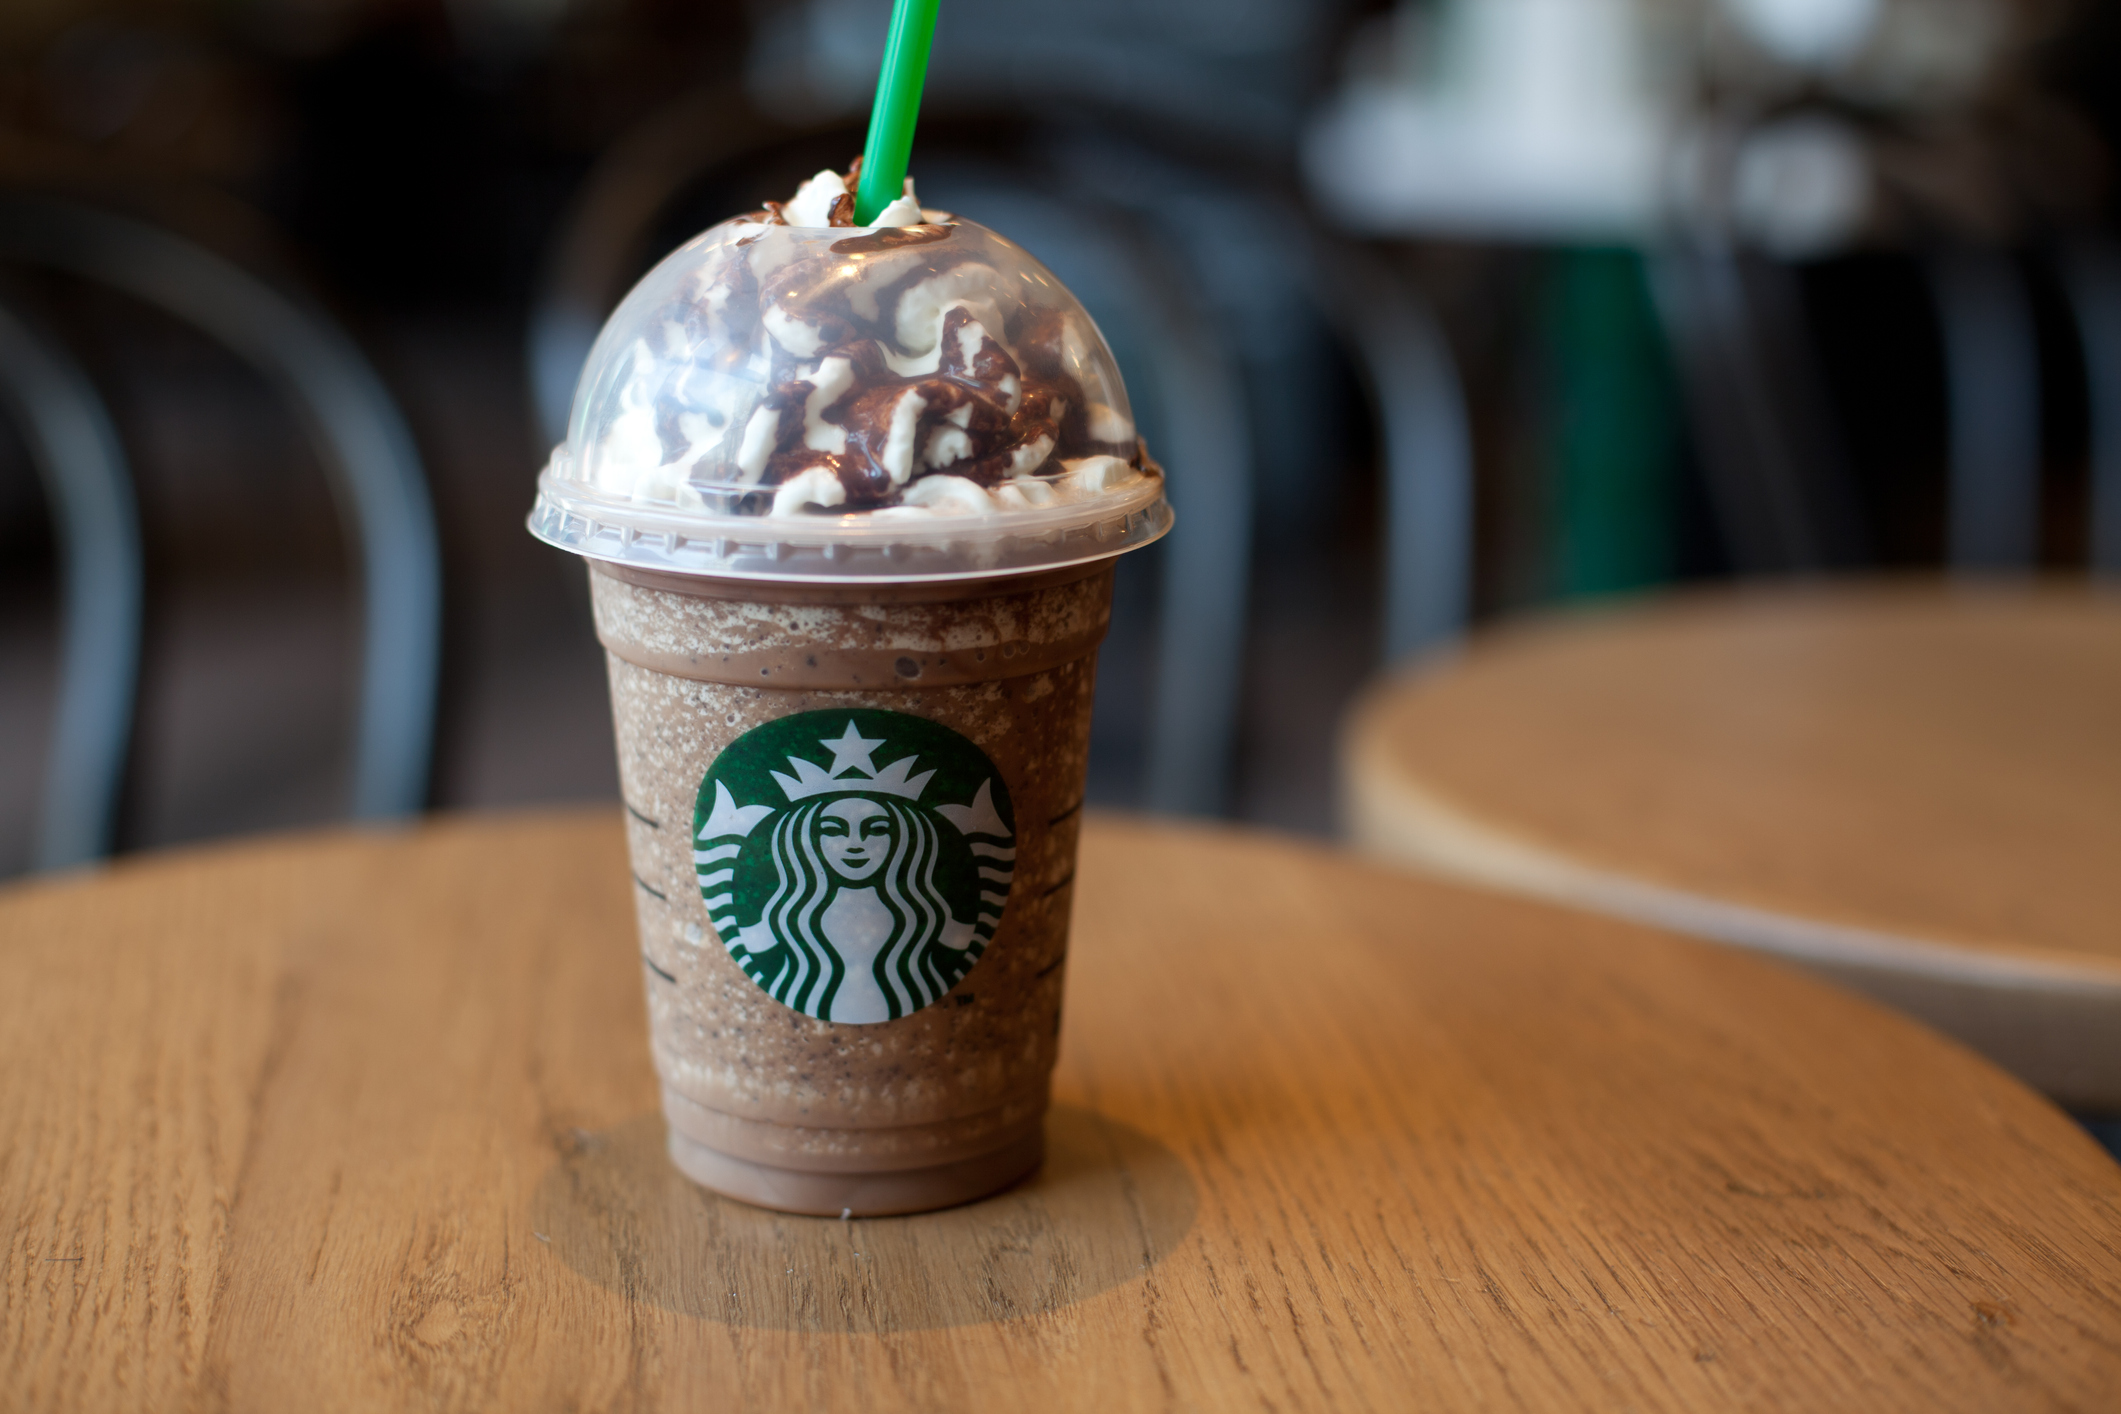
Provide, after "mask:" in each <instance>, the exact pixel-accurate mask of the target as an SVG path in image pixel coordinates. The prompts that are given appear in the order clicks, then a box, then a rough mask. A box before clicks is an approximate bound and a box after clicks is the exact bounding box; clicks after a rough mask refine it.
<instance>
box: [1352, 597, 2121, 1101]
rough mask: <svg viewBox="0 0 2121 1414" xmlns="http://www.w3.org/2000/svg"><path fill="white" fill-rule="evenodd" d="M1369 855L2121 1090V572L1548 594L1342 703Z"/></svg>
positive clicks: (2070, 1090)
mask: <svg viewBox="0 0 2121 1414" xmlns="http://www.w3.org/2000/svg"><path fill="white" fill-rule="evenodd" d="M1343 784H1344V799H1345V801H1346V803H1347V806H1348V811H1349V822H1350V830H1351V834H1352V835H1353V837H1354V838H1355V840H1356V841H1357V842H1358V843H1359V844H1361V845H1362V846H1363V847H1365V848H1366V849H1368V850H1370V851H1372V852H1375V853H1379V854H1383V855H1388V856H1392V857H1397V858H1402V859H1408V860H1412V861H1415V862H1419V863H1424V864H1428V865H1431V866H1434V867H1437V868H1440V869H1442V870H1443V871H1445V872H1447V873H1451V874H1456V875H1459V876H1461V877H1466V878H1476V879H1480V880H1481V881H1482V882H1487V883H1497V884H1502V885H1504V886H1506V887H1512V888H1517V889H1520V890H1522V891H1525V892H1532V893H1535V894H1541V895H1544V896H1546V897H1550V898H1553V899H1556V900H1561V901H1566V902H1570V903H1576V904H1581V905H1586V906H1589V907H1592V908H1598V909H1601V910H1603V911H1606V912H1610V913H1615V914H1618V915H1621V916H1627V917H1634V918H1638V919H1642V920H1647V921H1651V922H1655V923H1658V924H1660V925H1662V926H1666V927H1671V928H1675V929H1679V930H1682V931H1689V932H1693V933H1696V934H1697V935H1700V936H1704V937H1710V938H1715V939H1718V940H1721V941H1726V942H1734V943H1740V944H1745V945H1749V946H1756V947H1762V948H1766V949H1768V950H1770V951H1775V952H1780V953H1784V954H1786V955H1789V956H1793V957H1797V958H1799V959H1801V960H1804V961H1806V962H1808V963H1812V964H1815V965H1817V966H1818V967H1819V968H1820V969H1821V970H1823V971H1825V972H1827V973H1828V974H1829V975H1832V976H1834V977H1836V978H1837V979H1838V980H1844V981H1848V982H1852V983H1854V984H1855V985H1857V986H1859V987H1861V988H1863V989H1864V990H1866V991H1868V992H1870V993H1871V994H1872V995H1874V996H1877V997H1879V998H1881V999H1883V1000H1887V1001H1890V1002H1892V1003H1894V1004H1896V1005H1900V1006H1903V1007H1905V1008H1907V1009H1909V1010H1911V1011H1913V1012H1914V1013H1915V1014H1917V1015H1920V1016H1922V1017H1924V1018H1925V1019H1926V1020H1929V1021H1931V1022H1932V1023H1933V1024H1936V1025H1939V1026H1941V1027H1944V1028H1945V1029H1947V1030H1950V1031H1952V1032H1953V1033H1954V1034H1957V1035H1959V1036H1961V1037H1962V1038H1964V1039H1966V1040H1968V1041H1969V1042H1970V1043H1972V1044H1975V1045H1976V1046H1978V1047H1980V1048H1981V1049H1983V1050H1985V1051H1987V1052H1988V1053H1989V1054H1990V1055H1992V1056H1994V1057H1995V1058H1997V1059H1998V1060H2000V1061H2002V1062H2003V1063H2005V1064H2006V1065H2009V1066H2010V1067H2011V1068H2012V1069H2014V1070H2016V1071H2018V1073H2019V1074H2021V1075H2023V1076H2025V1077H2026V1078H2028V1079H2030V1080H2032V1081H2034V1082H2035V1083H2037V1084H2040V1085H2042V1086H2043V1087H2044V1088H2047V1089H2048V1090H2049V1091H2050V1092H2051V1093H2055V1094H2057V1095H2060V1096H2063V1097H2065V1098H2067V1099H2069V1100H2071V1101H2073V1102H2075V1103H2078V1104H2082V1105H2087V1106H2091V1107H2094V1108H2115V1109H2121V595H2115V594H2112V593H2101V592H2098V591H2095V590H2091V589H2087V588H2085V587H2082V586H2076V587H2064V586H2059V585H2045V586H2042V585H2022V586H2017V587H2009V586H1998V585H1990V586H1976V587H1965V586H1961V587H1956V588H1954V587H1945V586H1939V585H1936V584H1934V583H1918V582H1909V583H1873V584H1856V585H1831V586H1812V587H1799V588H1754V589H1746V590H1741V591H1731V592H1710V593H1700V594H1690V595H1683V596H1676V597H1671V598H1666V599H1660V600H1651V601H1640V602H1636V603H1631V604H1623V605H1620V606H1617V607H1606V608H1597V609H1592V610H1587V611H1582V612H1577V613H1571V614H1563V615H1552V616H1548V617H1545V618H1542V619H1538V620H1534V621H1529V622H1526V623H1524V624H1521V625H1519V626H1515V627H1510V628H1506V629H1504V630H1503V631H1501V632H1499V633H1496V634H1494V635H1491V636H1490V637H1488V638H1486V639H1484V640H1482V641H1479V642H1477V643H1476V644H1475V645H1474V646H1473V648H1472V649H1471V650H1470V651H1469V652H1467V653H1466V654H1464V655H1463V656H1462V657H1460V658H1459V659H1457V660H1455V661H1452V662H1449V663H1445V664H1442V665H1440V666H1437V667H1434V668H1431V669H1429V670H1426V671H1420V672H1416V673H1414V674H1412V675H1410V676H1404V677H1400V678H1398V679H1394V680H1390V681H1388V682H1386V683H1385V684H1383V685H1381V686H1380V687H1379V688H1377V689H1376V690H1374V691H1373V692H1372V693H1371V694H1370V695H1369V696H1368V697H1367V698H1366V700H1365V701H1364V702H1363V703H1362V704H1360V705H1359V707H1358V709H1357V711H1356V712H1355V713H1354V714H1353V716H1352V717H1351V719H1350V726H1349V730H1348V733H1347V736H1346V738H1345V741H1344V749H1343Z"/></svg>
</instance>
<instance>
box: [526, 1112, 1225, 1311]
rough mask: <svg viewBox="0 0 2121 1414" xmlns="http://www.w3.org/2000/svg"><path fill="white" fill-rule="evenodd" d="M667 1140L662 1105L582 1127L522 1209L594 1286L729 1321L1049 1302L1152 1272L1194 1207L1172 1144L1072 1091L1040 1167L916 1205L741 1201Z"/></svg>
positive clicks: (1021, 1307) (1050, 1307) (1055, 1306)
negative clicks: (710, 1186)
mask: <svg viewBox="0 0 2121 1414" xmlns="http://www.w3.org/2000/svg"><path fill="white" fill-rule="evenodd" d="M663 1143H664V1128H663V1117H662V1116H661V1115H660V1114H647V1115H641V1116H639V1117H638V1118H635V1119H631V1120H628V1121H626V1122H625V1123H624V1124H621V1125H618V1126H617V1127H615V1128H612V1129H609V1130H605V1131H603V1132H602V1133H600V1134H593V1135H588V1136H585V1137H584V1139H583V1141H582V1143H581V1144H580V1146H579V1147H577V1148H576V1149H575V1150H574V1151H573V1152H571V1153H569V1154H567V1155H566V1156H564V1157H563V1158H562V1159H561V1160H560V1161H559V1162H558V1163H557V1164H555V1165H553V1167H552V1169H551V1170H550V1171H549V1172H548V1173H547V1174H546V1175H545V1177H544V1179H543V1180H542V1181H541V1182H540V1183H539V1185H538V1190H537V1194H536V1196H535V1198H534V1199H533V1200H532V1205H531V1226H532V1228H533V1229H534V1230H535V1232H536V1234H537V1235H538V1236H539V1237H540V1238H541V1239H543V1240H544V1241H545V1243H546V1244H547V1245H548V1246H549V1247H550V1250H551V1251H552V1253H553V1255H554V1256H556V1257H558V1258H559V1259H560V1260H561V1261H562V1262H564V1263H565V1264H566V1265H567V1266H569V1267H571V1268H572V1269H573V1270H574V1271H575V1272H576V1273H578V1274H579V1275H581V1276H583V1277H585V1278H587V1279H588V1280H589V1281H591V1282H594V1283H595V1284H597V1285H598V1286H601V1287H604V1288H605V1289H606V1290H609V1291H612V1292H614V1293H616V1294H618V1295H620V1296H623V1297H625V1298H627V1299H628V1300H632V1301H642V1302H647V1303H649V1304H651V1305H654V1306H660V1307H662V1308H663V1309H665V1310H667V1311H673V1312H676V1313H678V1314H680V1315H686V1316H694V1317H698V1318H699V1319H702V1320H708V1321H716V1322H720V1323H722V1324H725V1325H732V1326H752V1327H762V1328H768V1329H778V1330H797V1331H814V1332H870V1333H880V1334H881V1333H889V1332H892V1331H906V1330H933V1329H937V1328H939V1327H946V1326H965V1325H980V1324H985V1323H987V1322H990V1321H1003V1320H1010V1319H1012V1318H1015V1317H1020V1316H1031V1315H1039V1314H1043V1313H1045V1312H1050V1311H1057V1310H1059V1309H1061V1308H1062V1307H1065V1306H1070V1305H1073V1304H1074V1303H1076V1302H1078V1301H1082V1300H1084V1299H1086V1298H1088V1297H1091V1296H1095V1295H1097V1294H1098V1293H1100V1292H1103V1291H1107V1290H1110V1289H1111V1288H1113V1287H1115V1286H1118V1285H1120V1284H1121V1283H1123V1282H1126V1281H1130V1280H1132V1279H1133V1278H1135V1277H1139V1276H1143V1275H1144V1274H1146V1273H1147V1272H1148V1271H1149V1270H1150V1269H1151V1268H1153V1267H1154V1266H1155V1265H1156V1264H1157V1263H1158V1262H1160V1261H1162V1260H1163V1259H1164V1258H1165V1257H1166V1256H1168V1255H1169V1254H1170V1253H1171V1252H1172V1251H1173V1250H1175V1249H1176V1248H1177V1246H1178V1244H1179V1243H1180V1242H1181V1241H1183V1240H1184V1239H1185V1236H1186V1234H1187V1232H1188V1231H1190V1230H1191V1228H1192V1226H1193V1219H1194V1216H1195V1214H1196V1212H1197V1211H1198V1209H1199V1196H1198V1193H1197V1191H1196V1190H1195V1188H1194V1184H1193V1179H1192V1176H1191V1175H1190V1174H1189V1173H1187V1171H1186V1166H1185V1164H1184V1163H1183V1162H1182V1161H1181V1160H1180V1159H1179V1157H1178V1156H1177V1155H1176V1154H1174V1153H1172V1152H1171V1151H1170V1150H1169V1149H1167V1148H1165V1147H1164V1146H1163V1145H1162V1144H1159V1143H1158V1142H1157V1141H1156V1140H1154V1139H1152V1138H1150V1137H1149V1136H1148V1135H1146V1134H1143V1133H1142V1132H1141V1131H1140V1130H1137V1129H1134V1128H1132V1127H1131V1126H1128V1125H1125V1124H1121V1123H1119V1122H1117V1121H1115V1120H1110V1119H1107V1118H1105V1117H1104V1116H1102V1115H1100V1114H1098V1113H1096V1112H1095V1111H1093V1110H1087V1109H1083V1108H1081V1107H1078V1106H1074V1105H1056V1106H1054V1107H1053V1110H1052V1112H1051V1113H1050V1114H1049V1115H1048V1116H1047V1119H1046V1162H1045V1165H1044V1166H1043V1167H1042V1168H1041V1169H1040V1170H1039V1171H1038V1172H1037V1173H1036V1174H1034V1175H1032V1176H1031V1177H1030V1178H1028V1179H1026V1180H1024V1181H1023V1182H1022V1183H1019V1184H1017V1185H1016V1186H1015V1187H1013V1188H1010V1189H1008V1190H1006V1191H1005V1192H1002V1193H999V1194H996V1195H995V1196H994V1197H992V1198H987V1199H984V1200H982V1201H980V1202H977V1203H970V1204H967V1205H965V1206H964V1207H961V1208H952V1209H948V1210H946V1211H944V1212H940V1213H922V1214H917V1215H915V1216H912V1217H901V1218H859V1219H855V1220H853V1221H849V1222H842V1221H839V1220H837V1219H833V1218H805V1217H795V1216H791V1215H789V1214H786V1213H772V1212H767V1211H765V1210H764V1209H761V1208H753V1207H749V1206H747V1205H745V1204H742V1203H737V1202H733V1201H731V1200H729V1199H726V1198H719V1197H716V1196H715V1195H714V1194H712V1193H708V1192H707V1191H705V1190H704V1189H701V1188H699V1187H696V1186H695V1185H694V1184H693V1183H692V1182H691V1181H690V1180H688V1179H686V1178H685V1177H684V1176H683V1175H681V1174H680V1173H678V1171H677V1170H676V1169H674V1168H673V1167H671V1164H670V1159H669V1157H668V1155H667V1154H666V1153H665V1151H664V1148H663Z"/></svg>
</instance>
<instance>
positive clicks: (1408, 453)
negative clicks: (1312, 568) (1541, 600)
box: [1315, 245, 1473, 663]
mask: <svg viewBox="0 0 2121 1414" xmlns="http://www.w3.org/2000/svg"><path fill="white" fill-rule="evenodd" d="M1315 264H1316V265H1317V267H1318V268H1319V269H1320V270H1321V271H1325V272H1330V273H1329V274H1328V275H1327V277H1326V283H1327V287H1328V289H1329V291H1330V296H1331V304H1332V307H1333V309H1334V312H1335V314H1336V317H1337V322H1338V323H1339V325H1340V328H1341V330H1342V337H1343V338H1344V339H1345V340H1346V341H1347V344H1348V346H1349V348H1350V349H1351V350H1352V351H1353V353H1354V354H1355V357H1356V362H1357V364H1358V366H1359V369H1360V372H1361V374H1362V377H1363V381H1364V383H1365V385H1366V387H1367V390H1368V393H1369V396H1370V401H1371V404H1372V406H1373V408H1374V409H1375V410H1376V415H1377V423H1378V432H1379V436H1380V440H1381V441H1382V443H1383V461H1384V490H1385V496H1384V502H1385V514H1384V536H1383V550H1384V561H1385V584H1384V600H1385V604H1384V634H1383V643H1382V648H1383V657H1384V661H1385V662H1387V663H1395V662H1399V661H1401V660H1403V659H1411V658H1416V657H1423V656H1427V655H1430V654H1434V653H1439V652H1443V651H1445V650H1447V649H1448V648H1449V647H1450V646H1451V645H1452V644H1453V643H1455V642H1456V641H1457V639H1458V638H1459V637H1460V636H1461V635H1462V634H1463V633H1464V632H1465V630H1466V626H1467V624H1468V623H1469V622H1470V620H1471V616H1472V599H1473V593H1472V590H1473V452H1472V433H1471V429H1470V428H1469V427H1468V426H1467V417H1466V406H1465V390H1464V388H1463V387H1462V386H1461V384H1460V382H1459V376H1458V367H1457V364H1456V362H1455V361H1454V360H1453V358H1452V356H1451V346H1450V342H1449V341H1448V340H1447V339H1446V338H1445V337H1444V333H1443V330H1442V329H1441V328H1440V327H1438V325H1437V323H1436V320H1435V317H1434V316H1433V315H1432V314H1431V313H1430V311H1429V308H1428V306H1427V304H1426V303H1425V302H1424V301H1423V300H1422V298H1421V296H1420V295H1419V293H1417V292H1416V291H1415V290H1414V288H1413V287H1412V286H1411V285H1410V284H1409V283H1408V282H1407V281H1406V280H1404V279H1403V278H1401V277H1400V275H1399V274H1398V272H1397V271H1395V270H1393V269H1392V268H1391V267H1390V266H1389V265H1388V264H1387V263H1386V262H1384V261H1383V260H1380V259H1379V258H1378V257H1377V256H1376V255H1374V254H1372V253H1371V252H1369V251H1365V250H1361V249H1359V248H1353V247H1347V246H1338V245H1331V246H1326V247H1324V248H1323V249H1322V250H1321V251H1320V253H1319V255H1318V257H1317V258H1316V261H1315Z"/></svg>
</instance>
